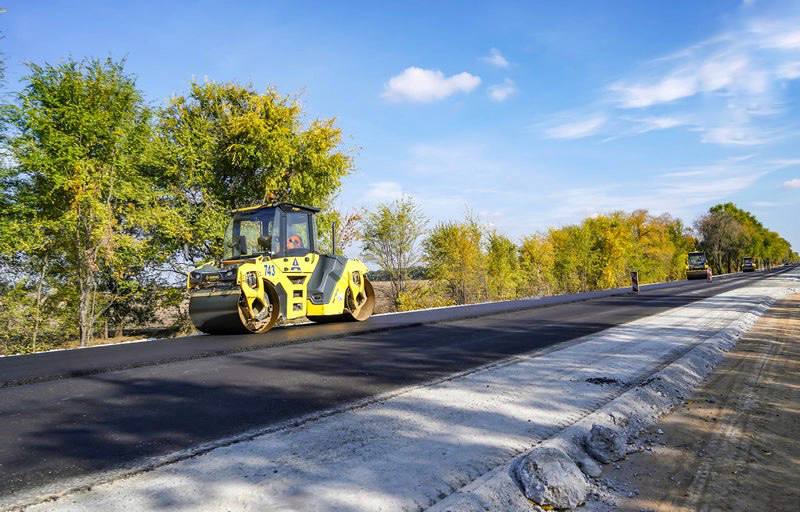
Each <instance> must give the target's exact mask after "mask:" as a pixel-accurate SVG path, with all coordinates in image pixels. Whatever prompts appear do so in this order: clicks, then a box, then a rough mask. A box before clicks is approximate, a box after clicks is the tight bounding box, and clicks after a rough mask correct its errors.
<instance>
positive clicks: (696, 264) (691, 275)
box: [686, 252, 711, 279]
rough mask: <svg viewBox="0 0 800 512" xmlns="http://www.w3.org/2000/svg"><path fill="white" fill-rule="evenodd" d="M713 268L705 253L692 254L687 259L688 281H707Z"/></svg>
mask: <svg viewBox="0 0 800 512" xmlns="http://www.w3.org/2000/svg"><path fill="white" fill-rule="evenodd" d="M710 271H711V268H710V267H709V266H708V260H707V259H706V255H705V253H703V252H690V253H689V255H688V257H687V259H686V278H687V279H706V278H707V277H708V273H709V272H710Z"/></svg>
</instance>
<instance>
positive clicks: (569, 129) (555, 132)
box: [545, 116, 606, 139]
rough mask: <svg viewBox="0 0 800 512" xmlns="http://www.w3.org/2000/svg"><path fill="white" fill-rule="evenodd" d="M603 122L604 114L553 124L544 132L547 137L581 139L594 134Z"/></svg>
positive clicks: (604, 121) (604, 119)
mask: <svg viewBox="0 0 800 512" xmlns="http://www.w3.org/2000/svg"><path fill="white" fill-rule="evenodd" d="M605 123H606V118H605V117H604V116H595V117H590V118H588V119H581V120H578V121H571V122H568V123H563V124H559V125H556V126H553V127H552V128H548V129H546V130H545V134H546V136H547V138H549V139H582V138H584V137H589V136H591V135H594V134H596V133H597V132H598V131H600V128H602V127H603V125H604V124H605Z"/></svg>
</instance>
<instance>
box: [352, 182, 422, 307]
mask: <svg viewBox="0 0 800 512" xmlns="http://www.w3.org/2000/svg"><path fill="white" fill-rule="evenodd" d="M426 223H427V221H426V219H425V216H424V215H423V214H422V212H421V211H420V209H419V207H418V206H417V205H416V203H415V202H414V201H413V199H411V198H410V197H405V198H402V199H398V200H396V201H395V202H393V203H391V204H380V205H378V206H377V208H376V209H375V210H374V211H371V212H368V213H367V214H366V216H365V217H364V220H363V222H362V224H361V226H362V234H361V241H362V252H363V254H364V258H365V259H366V260H367V261H370V262H373V263H375V264H377V265H378V266H379V267H380V268H381V269H382V270H383V271H385V272H386V274H387V276H388V278H389V283H390V284H391V298H392V302H393V303H394V306H395V307H397V306H398V305H399V300H400V297H401V296H402V294H403V292H405V291H406V288H407V285H408V280H409V275H408V272H409V270H410V269H411V268H412V267H414V266H416V265H418V264H419V262H420V254H419V251H418V247H417V246H418V242H419V239H420V237H421V236H422V235H423V233H424V232H425V225H426Z"/></svg>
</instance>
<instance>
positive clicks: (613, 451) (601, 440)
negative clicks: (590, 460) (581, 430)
mask: <svg viewBox="0 0 800 512" xmlns="http://www.w3.org/2000/svg"><path fill="white" fill-rule="evenodd" d="M627 443H628V436H627V434H626V432H625V431H624V430H623V429H621V428H611V427H607V426H605V425H598V424H594V425H592V429H591V430H590V431H589V435H588V436H586V439H585V440H584V444H585V446H586V451H587V452H589V455H591V456H592V457H594V458H595V459H597V460H599V461H600V462H602V463H603V464H608V463H609V462H616V461H618V460H622V459H624V458H625V453H626V452H627Z"/></svg>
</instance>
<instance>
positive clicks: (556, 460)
mask: <svg viewBox="0 0 800 512" xmlns="http://www.w3.org/2000/svg"><path fill="white" fill-rule="evenodd" d="M514 473H515V477H516V478H517V480H518V481H519V483H520V486H521V487H522V490H523V492H524V493H525V496H526V497H527V498H528V499H530V500H532V501H533V502H534V503H536V504H537V505H539V506H542V507H548V506H549V507H554V508H557V509H565V508H567V509H569V508H575V507H577V506H578V505H580V504H582V503H583V502H584V501H586V494H587V493H588V492H589V483H588V482H587V481H586V477H584V476H583V473H582V472H581V470H580V469H579V468H578V466H577V465H576V464H575V462H573V461H572V459H571V458H570V457H569V455H567V454H566V453H564V452H563V451H562V450H560V449H558V448H555V447H552V446H538V447H536V448H534V449H533V450H531V451H530V452H529V453H528V454H527V455H526V456H525V457H523V458H522V459H520V461H519V462H518V463H517V465H516V467H515V471H514Z"/></svg>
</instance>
